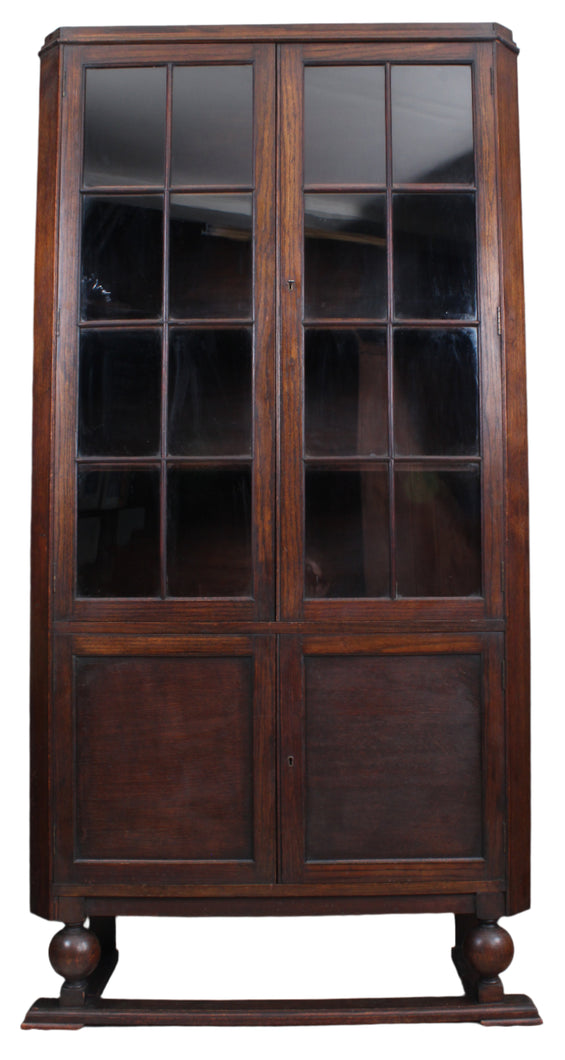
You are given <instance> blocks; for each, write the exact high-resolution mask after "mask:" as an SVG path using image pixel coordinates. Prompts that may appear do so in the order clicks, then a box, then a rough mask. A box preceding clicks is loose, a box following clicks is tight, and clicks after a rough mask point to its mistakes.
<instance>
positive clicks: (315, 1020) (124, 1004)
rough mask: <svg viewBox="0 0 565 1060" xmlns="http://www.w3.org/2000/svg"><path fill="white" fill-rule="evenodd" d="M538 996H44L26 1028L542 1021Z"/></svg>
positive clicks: (530, 1022)
mask: <svg viewBox="0 0 565 1060" xmlns="http://www.w3.org/2000/svg"><path fill="white" fill-rule="evenodd" d="M541 1022H542V1020H541V1019H540V1016H539V1013H538V1010H537V1009H536V1007H535V1005H534V1003H533V1001H531V1000H530V998H529V997H526V996H525V995H524V994H508V995H506V996H505V997H504V1000H503V1001H497V1002H491V1003H490V1004H480V1003H477V1002H474V1001H470V1000H469V999H468V998H466V997H412V998H410V997H397V998H354V999H351V1000H349V999H348V1000H334V999H331V1000H315V1001H303V1000H300V1001H287V1000H277V1001H144V1000H139V1001H138V1000H133V1001H124V1000H114V999H110V998H108V999H107V998H91V999H88V1000H87V1001H86V1002H85V1004H84V1005H82V1006H80V1007H77V1008H70V1007H64V1006H63V1005H62V1004H61V1002H60V1000H59V999H58V998H40V999H39V1001H36V1003H35V1005H33V1006H32V1007H31V1008H30V1010H29V1012H28V1014H27V1016H26V1018H25V1020H24V1022H23V1024H22V1027H23V1029H24V1030H30V1029H32V1028H34V1027H35V1028H38V1029H40V1030H52V1029H57V1028H58V1029H61V1030H63V1029H64V1030H79V1029H80V1028H81V1027H125V1026H130V1027H131V1026H161V1027H174V1026H176V1027H189V1026H217V1027H242V1026H247V1027H252V1026H293V1025H298V1024H301V1025H305V1024H332V1023H333V1024H339V1023H482V1024H483V1025H484V1026H491V1027H492V1026H512V1025H514V1024H522V1025H535V1024H539V1023H541Z"/></svg>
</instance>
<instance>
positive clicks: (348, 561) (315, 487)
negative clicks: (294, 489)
mask: <svg viewBox="0 0 565 1060" xmlns="http://www.w3.org/2000/svg"><path fill="white" fill-rule="evenodd" d="M305 568H306V569H305V581H306V587H305V588H306V596H308V597H316V596H328V597H332V596H333V597H335V596H357V597H359V596H388V595H389V533H388V472H387V470H386V469H384V468H373V469H371V470H369V471H341V470H339V471H334V470H330V469H327V468H307V469H306V558H305Z"/></svg>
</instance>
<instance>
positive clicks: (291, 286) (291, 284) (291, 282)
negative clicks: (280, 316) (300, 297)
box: [286, 280, 296, 291]
mask: <svg viewBox="0 0 565 1060" xmlns="http://www.w3.org/2000/svg"><path fill="white" fill-rule="evenodd" d="M286 283H287V286H288V289H289V291H294V288H295V286H296V280H287V281H286Z"/></svg>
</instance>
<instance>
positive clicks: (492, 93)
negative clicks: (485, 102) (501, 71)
mask: <svg viewBox="0 0 565 1060" xmlns="http://www.w3.org/2000/svg"><path fill="white" fill-rule="evenodd" d="M490 94H491V96H494V66H491V68H490Z"/></svg>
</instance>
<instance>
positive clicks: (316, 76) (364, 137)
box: [304, 66, 386, 184]
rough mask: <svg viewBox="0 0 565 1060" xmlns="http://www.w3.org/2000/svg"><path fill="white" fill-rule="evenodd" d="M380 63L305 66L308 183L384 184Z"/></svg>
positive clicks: (383, 95)
mask: <svg viewBox="0 0 565 1060" xmlns="http://www.w3.org/2000/svg"><path fill="white" fill-rule="evenodd" d="M385 147H386V140H385V74H384V67H383V66H307V67H306V68H305V70H304V166H305V176H304V179H305V181H306V183H307V184H340V183H342V184H347V183H349V184H384V183H385V182H386V158H385Z"/></svg>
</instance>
